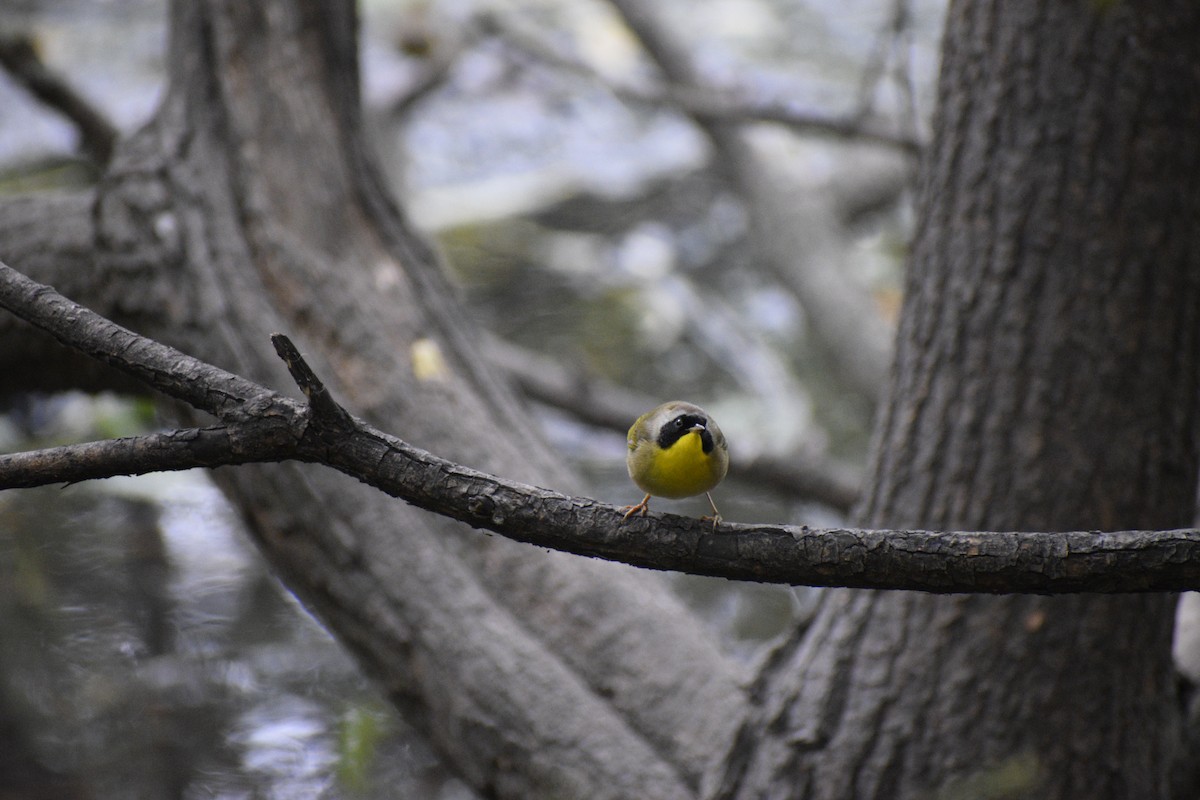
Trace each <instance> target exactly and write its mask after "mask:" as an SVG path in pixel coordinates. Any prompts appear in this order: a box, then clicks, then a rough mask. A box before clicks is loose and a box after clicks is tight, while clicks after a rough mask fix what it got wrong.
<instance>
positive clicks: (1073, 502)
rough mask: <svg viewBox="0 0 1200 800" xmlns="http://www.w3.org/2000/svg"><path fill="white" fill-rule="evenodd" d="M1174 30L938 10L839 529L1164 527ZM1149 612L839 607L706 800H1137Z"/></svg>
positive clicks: (1177, 475)
mask: <svg viewBox="0 0 1200 800" xmlns="http://www.w3.org/2000/svg"><path fill="white" fill-rule="evenodd" d="M1197 42H1200V6H1197V4H1196V3H1194V2H1191V0H1166V1H1163V2H1156V3H1150V4H1137V5H1134V4H1128V3H1116V4H1108V3H1067V2H1055V3H1044V2H1040V1H1039V0H1019V1H1018V2H1004V3H994V2H977V1H975V0H964V1H962V2H956V3H954V5H953V7H952V9H951V12H950V16H949V20H948V27H947V31H946V40H945V45H944V54H943V65H942V78H941V84H940V110H939V113H938V115H937V119H936V121H935V131H936V141H935V142H934V144H933V146H932V148H931V149H930V151H929V154H928V157H927V159H926V161H925V163H924V164H923V166H922V173H921V181H920V196H919V211H918V215H919V221H918V231H917V236H916V241H915V243H914V248H913V252H912V256H911V260H910V266H909V276H908V283H907V289H906V298H905V306H904V310H903V317H902V322H901V329H900V332H899V336H898V352H897V362H896V365H895V368H894V371H893V378H892V383H891V387H890V401H889V403H888V404H887V406H886V408H885V411H884V413H883V415H882V418H881V420H880V424H879V426H878V429H877V432H876V437H875V445H874V455H873V465H872V473H873V478H872V480H871V481H870V486H871V487H872V488H871V489H870V491H869V494H868V497H867V498H866V500H865V504H864V507H863V509H862V510H861V513H860V514H859V517H860V521H861V522H862V523H863V524H864V525H865V526H877V527H884V526H888V527H909V526H911V527H925V528H943V529H968V530H974V529H978V530H1067V529H1084V530H1086V529H1089V528H1092V529H1116V528H1171V527H1180V526H1186V525H1188V524H1190V523H1191V521H1192V519H1193V512H1194V497H1195V492H1196V481H1197V449H1198V448H1197V433H1198V432H1197V406H1196V399H1197V396H1198V394H1197V392H1198V390H1200V382H1198V379H1197V374H1198V366H1200V365H1198V359H1200V249H1198V248H1197V247H1196V244H1195V243H1196V242H1197V241H1200V148H1198V147H1197V146H1196V138H1195V137H1196V132H1197V131H1198V130H1200V47H1197ZM1174 604H1175V598H1174V597H1173V596H1163V595H1147V596H1137V597H1102V596H1089V595H1080V596H1067V597H1057V598H1047V597H1032V596H1011V597H1000V598H994V597H976V596H960V597H939V596H931V595H920V594H908V593H877V592H858V591H850V590H838V591H832V592H829V593H828V594H827V595H826V596H825V597H824V599H823V602H822V605H821V609H820V611H819V613H818V615H817V618H816V620H815V622H814V624H813V625H812V626H811V628H810V629H809V630H808V632H807V634H806V635H804V636H803V637H797V638H796V639H794V640H793V641H792V642H790V643H788V645H786V646H785V647H783V648H781V649H780V651H779V652H778V653H777V654H776V658H775V659H774V661H773V662H772V664H771V666H770V668H769V669H768V671H767V673H766V674H765V675H764V677H763V683H764V689H763V692H762V695H763V697H765V701H764V702H763V704H762V707H761V709H760V712H759V714H758V716H757V717H756V718H754V719H753V720H752V721H750V722H749V723H747V725H746V726H745V727H744V729H743V731H742V734H741V736H739V739H738V743H737V745H736V746H735V748H734V749H733V751H732V752H731V753H730V755H729V760H728V762H727V765H726V766H727V767H728V768H729V772H728V773H727V774H726V776H725V782H724V785H723V795H724V796H737V797H747V798H749V797H764V796H769V797H805V798H918V797H919V798H928V797H945V798H951V797H953V798H958V797H962V798H979V797H1006V798H1016V797H1028V798H1039V799H1040V800H1046V799H1048V798H1080V799H1081V800H1082V799H1086V800H1097V798H1161V797H1165V796H1166V794H1167V790H1168V771H1169V767H1170V762H1171V759H1172V756H1173V749H1174V748H1175V747H1176V746H1177V744H1178V742H1179V738H1178V737H1179V729H1178V719H1177V715H1178V710H1177V707H1176V697H1175V692H1174V682H1173V675H1172V665H1171V660H1170V644H1171V632H1172V621H1173V609H1174Z"/></svg>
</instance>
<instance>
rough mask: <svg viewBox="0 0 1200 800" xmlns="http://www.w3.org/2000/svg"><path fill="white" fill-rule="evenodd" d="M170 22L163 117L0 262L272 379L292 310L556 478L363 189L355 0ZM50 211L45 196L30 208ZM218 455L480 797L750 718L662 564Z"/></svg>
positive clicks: (394, 425) (736, 672) (406, 245)
mask: <svg viewBox="0 0 1200 800" xmlns="http://www.w3.org/2000/svg"><path fill="white" fill-rule="evenodd" d="M170 35H171V42H170V47H169V50H168V52H169V54H170V58H171V62H170V66H169V69H170V76H169V87H168V90H167V92H166V95H165V97H164V100H163V102H162V105H161V107H160V109H159V111H158V113H157V115H156V117H155V119H154V121H153V122H151V123H150V124H149V125H148V126H147V127H146V128H145V129H144V130H142V131H140V132H139V133H138V134H137V135H136V136H134V137H132V138H131V139H130V140H128V141H125V142H122V143H121V144H120V146H119V148H118V152H117V154H116V156H115V159H114V161H113V164H112V165H111V168H110V169H109V170H108V172H107V174H106V175H105V177H104V179H103V181H102V183H101V185H100V187H99V188H98V190H97V192H96V193H95V194H94V195H90V196H73V197H71V198H69V199H65V200H62V201H59V202H58V203H57V205H54V203H53V201H48V200H30V201H23V202H22V203H14V204H12V206H10V208H19V209H23V213H22V214H21V219H20V221H17V222H15V223H9V224H12V225H13V227H12V228H10V230H16V231H18V232H19V233H20V235H18V236H13V237H11V238H6V237H4V236H0V241H4V242H6V245H5V249H4V252H3V253H2V254H0V256H2V257H3V258H5V259H7V260H10V263H12V264H13V266H15V267H17V268H18V269H23V270H25V271H27V272H28V273H30V274H32V275H34V276H35V277H39V278H41V279H42V280H50V281H51V282H53V283H55V284H56V285H57V286H58V287H59V288H60V289H62V290H63V291H65V292H67V293H68V294H70V295H72V296H73V297H74V298H75V299H78V300H80V301H81V302H84V303H85V304H87V305H90V306H92V307H93V308H96V309H97V310H99V311H101V312H102V313H105V314H106V315H108V316H112V317H114V318H116V319H118V320H119V321H122V322H124V323H126V324H129V325H130V326H131V327H134V328H135V329H137V330H139V331H140V332H143V333H146V334H148V335H150V336H152V337H155V338H159V339H161V340H163V341H166V342H169V343H171V344H174V345H176V346H178V347H180V348H181V349H183V350H185V351H188V352H191V353H193V354H195V355H197V356H199V357H201V358H203V359H205V360H208V361H210V362H212V363H215V364H218V365H220V366H223V367H225V368H227V369H229V370H231V371H234V372H237V373H239V374H242V375H245V376H247V377H251V378H252V379H254V380H258V381H260V382H263V383H265V384H267V385H271V386H275V387H278V388H281V389H284V390H286V389H287V387H289V386H290V385H291V381H290V378H288V376H287V374H286V372H285V371H284V370H283V369H282V365H281V363H280V362H279V361H278V359H277V358H276V357H275V356H274V354H273V352H272V348H271V345H270V342H269V338H268V337H269V334H270V333H271V332H273V331H276V330H278V331H284V332H287V333H288V334H289V335H291V336H292V337H293V338H294V339H296V341H297V343H298V344H300V346H301V347H302V348H303V349H304V351H305V355H306V357H307V358H308V359H309V361H310V363H312V364H313V366H314V367H315V368H316V369H318V370H319V371H320V372H321V374H322V377H323V378H324V379H325V380H326V382H327V383H328V384H329V385H330V388H331V389H332V390H333V392H334V393H335V395H336V396H337V397H338V399H339V400H340V401H341V402H343V403H344V404H345V405H346V406H347V407H349V408H350V409H351V410H352V411H353V412H354V413H356V414H359V415H361V416H364V417H366V418H367V419H369V420H370V421H371V422H373V423H375V424H377V425H378V426H380V427H381V428H384V429H386V430H390V431H395V432H397V433H399V434H401V435H403V436H404V437H405V438H406V439H407V440H409V441H411V442H413V443H416V444H419V445H420V446H422V447H425V448H427V449H429V450H432V451H434V452H437V453H439V454H442V455H444V456H447V457H449V458H452V459H455V460H457V461H460V462H462V463H465V464H470V465H472V466H476V467H478V468H482V469H486V470H489V471H492V472H497V473H500V474H504V475H507V476H512V477H516V478H518V479H521V480H525V481H529V482H535V483H543V484H549V485H555V486H559V487H562V488H570V487H571V484H572V483H573V482H574V479H573V477H572V476H570V475H568V474H567V473H566V471H565V470H564V469H562V468H561V467H560V466H558V465H557V463H556V462H555V460H554V458H553V457H552V456H551V455H550V454H549V452H548V450H547V448H546V447H545V446H544V445H543V444H542V442H541V440H540V438H539V437H538V436H537V434H536V433H535V432H534V431H533V429H532V426H531V425H530V423H529V421H528V419H527V417H526V415H525V413H524V411H523V410H522V409H521V408H520V407H519V406H518V404H517V403H516V402H515V401H514V399H513V397H512V395H511V393H510V391H509V390H508V388H507V386H505V385H503V384H501V383H500V382H499V381H498V380H496V378H495V377H494V376H493V375H492V373H491V371H490V369H489V367H488V362H487V359H485V358H483V357H482V356H481V355H480V353H479V350H478V347H477V337H476V336H475V334H474V332H473V331H472V327H471V325H470V324H469V323H468V322H467V321H466V319H465V318H464V315H463V314H462V312H461V310H460V307H459V305H458V304H457V302H456V299H455V298H454V297H453V295H452V293H451V291H450V289H449V287H448V286H447V284H446V282H445V280H444V279H443V277H442V275H441V272H440V270H439V265H438V263H437V259H436V258H435V256H434V255H433V253H432V252H431V250H430V248H429V247H428V246H427V245H425V244H424V243H423V242H422V241H421V239H420V237H418V236H417V235H416V234H414V233H413V232H412V231H411V230H410V228H409V227H408V225H407V222H406V221H405V219H404V217H403V215H402V214H401V212H400V211H399V210H398V209H397V208H396V207H395V206H394V204H393V203H392V201H391V200H390V198H389V195H388V194H387V191H386V190H385V189H384V187H383V186H382V185H381V179H380V177H379V176H380V172H379V170H377V169H375V166H374V164H373V162H372V159H371V157H370V155H369V154H368V152H367V149H366V147H365V145H364V141H363V133H362V127H361V120H360V109H359V107H358V71H357V48H356V36H357V30H356V19H355V14H354V3H353V2H351V0H341V1H340V2H328V3H311V2H307V0H266V1H265V2H260V3H242V2H235V1H234V0H204V1H203V2H198V1H197V0H179V1H178V2H175V3H174V4H173V6H172V20H171V33H170ZM418 157H419V154H418ZM51 205H54V207H55V208H57V209H58V210H60V211H62V212H63V215H62V216H60V217H59V218H57V219H54V220H43V221H41V223H40V224H39V221H38V220H39V216H38V214H37V212H36V209H39V208H41V209H43V210H44V209H46V208H49V207H50V206H51ZM0 217H3V218H5V219H12V217H6V216H5V215H3V214H0ZM64 218H65V219H66V223H65V227H66V230H67V231H68V232H69V236H65V237H64V236H61V235H59V234H58V233H57V232H56V229H55V226H59V225H64ZM5 224H6V223H4V222H0V233H2V232H3V226H4V225H5ZM81 251H86V252H88V253H89V254H90V258H89V259H87V260H88V261H90V263H91V265H92V266H91V269H89V270H88V272H87V273H86V274H84V273H82V272H81V271H80V270H79V265H80V262H81V261H83V260H84V259H83V258H81V257H80V254H81ZM0 325H2V327H0V336H4V337H8V338H7V339H6V341H22V342H23V341H26V340H17V339H16V338H15V337H18V336H22V335H24V334H23V331H22V330H21V328H20V326H17V325H14V324H12V323H11V322H6V323H0ZM26 338H27V337H26ZM418 341H422V342H424V343H425V344H424V345H423V346H424V347H426V349H428V347H430V346H433V347H436V348H437V350H438V351H439V352H440V354H441V356H442V362H444V368H443V369H442V370H441V371H440V372H439V373H438V374H435V375H434V376H432V377H425V378H422V377H420V376H418V374H417V373H416V370H414V366H413V359H412V356H411V353H412V348H413V345H414V343H416V342H418ZM21 352H22V346H21V345H19V344H18V345H14V346H12V347H7V346H5V347H0V368H5V367H9V366H13V367H19V368H22V369H23V370H24V371H23V372H9V373H8V374H9V375H10V376H12V377H13V379H12V380H11V381H9V382H7V383H6V387H5V388H6V389H7V390H8V391H20V390H22V389H28V388H32V387H33V386H34V384H35V382H36V381H41V382H42V385H47V384H48V383H49V381H48V380H45V379H42V378H37V377H35V372H34V371H32V370H30V369H29V368H28V365H27V364H26V360H25V359H24V357H23V356H22V355H20V354H21ZM43 356H44V353H43ZM23 365H24V366H23ZM63 380H64V382H65V381H66V380H69V373H64V378H63ZM216 475H217V479H218V481H219V483H220V484H221V485H222V486H223V488H225V490H226V491H227V492H228V493H229V495H230V496H231V497H232V498H233V499H234V501H235V502H236V503H237V504H238V505H239V507H240V508H241V509H242V510H243V512H244V515H245V518H246V520H247V523H248V525H249V527H250V529H251V530H252V532H253V534H254V536H255V537H256V541H257V543H258V545H259V547H260V548H261V549H262V551H263V552H264V554H265V555H266V556H267V558H268V560H269V561H270V563H271V565H272V566H273V567H274V569H275V570H276V571H277V572H278V573H279V574H280V575H281V577H282V578H283V579H284V581H285V582H286V583H287V585H288V586H289V588H290V589H291V590H292V591H294V592H295V593H296V594H297V595H298V596H299V597H300V598H301V599H302V600H303V601H304V602H305V603H306V604H307V605H308V607H309V608H310V609H312V610H313V611H314V612H315V613H316V614H317V615H318V616H319V617H320V618H321V619H322V620H323V622H324V623H325V624H326V625H327V626H328V627H329V628H330V630H331V631H333V632H334V633H335V634H336V635H337V636H338V637H339V639H341V641H342V642H344V643H345V644H346V645H347V646H348V647H349V648H350V649H351V651H352V652H354V653H355V655H356V656H357V658H358V660H359V662H360V664H361V665H362V666H363V668H364V669H365V670H366V671H367V672H368V673H370V674H372V675H373V676H374V677H376V678H377V679H378V681H379V683H380V684H381V685H382V686H383V688H384V689H385V691H386V692H387V693H388V695H389V697H390V698H391V699H392V700H393V701H394V702H395V703H396V705H397V706H399V707H400V708H402V709H403V710H404V711H406V712H407V714H408V716H409V718H410V719H411V720H412V721H413V722H414V723H415V724H416V725H417V726H418V727H419V728H421V729H422V730H424V731H425V732H426V733H427V734H428V735H429V736H430V738H431V739H432V740H433V742H434V743H435V745H436V746H437V747H438V749H439V751H440V752H441V753H442V754H443V755H444V756H445V757H446V759H447V760H448V761H449V762H451V763H452V764H453V765H454V767H455V768H456V769H457V770H458V772H459V773H460V774H462V775H463V776H464V778H465V779H466V780H467V781H468V782H469V783H470V784H472V785H473V786H475V787H476V788H477V789H479V790H480V791H481V792H483V793H485V794H488V795H489V796H496V797H519V798H527V797H551V796H553V797H591V798H601V797H611V798H632V797H656V798H684V797H690V796H693V795H694V793H695V790H696V787H697V786H698V784H699V780H700V777H701V774H702V772H703V770H704V768H705V767H706V766H707V764H708V761H709V758H710V753H711V752H712V750H713V749H714V748H715V747H717V746H718V745H719V743H721V742H722V741H724V740H725V739H726V738H727V737H728V735H729V732H730V731H731V729H732V727H734V726H736V724H737V722H738V720H739V719H740V717H741V714H742V711H743V708H744V697H743V693H742V689H741V686H740V684H741V669H740V668H739V667H738V666H737V665H736V664H735V663H734V662H733V661H732V660H731V659H728V658H726V657H725V656H724V655H723V654H721V653H720V652H719V651H718V649H717V646H716V644H715V642H714V641H713V638H712V636H711V635H710V634H709V632H708V631H707V630H706V629H705V628H704V627H703V626H702V625H701V624H700V622H699V621H698V620H697V619H696V618H695V617H694V616H693V615H692V614H690V613H689V612H688V611H687V610H686V609H685V608H683V606H682V605H681V604H680V603H679V601H678V600H677V599H675V598H674V596H673V595H672V594H671V593H670V592H668V591H667V590H666V589H665V588H664V587H663V585H662V584H661V582H660V580H659V578H658V577H657V576H654V575H652V574H649V573H645V572H641V571H637V570H633V569H630V568H624V567H620V566H618V565H614V564H609V563H601V562H596V561H588V560H584V559H578V558H573V557H570V556H565V555H563V554H558V553H554V554H550V553H544V552H539V551H536V550H534V549H532V548H529V547H524V546H520V545H515V544H513V543H511V542H508V541H504V540H499V539H494V538H490V537H484V536H482V535H480V534H478V533H476V532H473V531H468V530H465V529H464V528H463V526H461V525H457V524H455V523H450V522H449V521H447V520H444V519H441V518H436V517H434V516H433V515H430V514H426V513H423V512H420V511H417V510H415V509H413V508H410V507H407V506H404V505H402V504H400V503H398V502H397V501H395V500H392V499H390V498H388V497H386V496H384V495H383V494H381V493H379V492H377V491H375V490H373V489H369V488H367V487H365V486H363V485H360V484H358V483H355V482H353V481H351V480H349V479H347V478H345V477H344V476H340V475H338V474H336V473H334V472H333V471H331V470H329V469H325V468H320V467H309V466H306V465H299V464H284V465H275V466H270V467H252V468H241V467H239V468H237V469H232V470H220V471H218V472H217V473H216ZM663 687H670V690H664V688H663Z"/></svg>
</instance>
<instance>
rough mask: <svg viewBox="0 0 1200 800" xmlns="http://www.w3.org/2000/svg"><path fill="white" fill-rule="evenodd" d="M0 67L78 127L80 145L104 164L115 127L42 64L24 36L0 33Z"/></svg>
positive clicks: (85, 99) (109, 153)
mask: <svg viewBox="0 0 1200 800" xmlns="http://www.w3.org/2000/svg"><path fill="white" fill-rule="evenodd" d="M0 67H3V68H4V69H5V70H7V71H8V73H9V75H11V76H12V77H13V79H14V80H16V81H17V82H18V83H20V84H21V85H22V86H24V87H25V88H26V90H28V91H29V93H30V94H32V95H33V96H34V97H36V98H37V99H38V100H40V101H42V102H43V103H45V104H46V105H47V106H49V107H50V108H53V109H55V110H57V111H58V112H59V113H61V114H62V115H63V116H65V117H66V118H67V119H69V120H71V122H73V123H74V124H75V127H76V128H78V129H79V138H80V142H79V143H80V146H81V147H82V149H83V150H84V151H85V152H86V153H87V154H88V156H90V157H91V159H92V160H93V161H95V162H96V163H97V164H100V165H104V164H107V163H108V161H109V159H110V158H111V157H112V152H113V147H114V145H115V144H116V141H117V129H116V127H115V126H114V125H113V124H112V123H111V122H109V120H108V117H106V116H105V115H104V113H103V112H101V111H100V110H99V109H97V108H96V107H95V106H94V105H92V103H91V102H90V101H89V100H88V99H87V98H85V97H84V96H83V95H81V94H79V92H77V91H75V89H74V87H72V86H71V85H70V84H69V83H68V82H67V81H66V80H64V79H63V78H62V77H61V76H60V75H58V74H57V73H55V72H54V71H53V70H51V69H50V68H49V67H47V66H46V65H45V63H44V62H43V61H42V59H41V58H40V57H39V56H38V52H37V48H36V47H34V43H33V41H32V40H31V39H30V38H29V37H27V36H0Z"/></svg>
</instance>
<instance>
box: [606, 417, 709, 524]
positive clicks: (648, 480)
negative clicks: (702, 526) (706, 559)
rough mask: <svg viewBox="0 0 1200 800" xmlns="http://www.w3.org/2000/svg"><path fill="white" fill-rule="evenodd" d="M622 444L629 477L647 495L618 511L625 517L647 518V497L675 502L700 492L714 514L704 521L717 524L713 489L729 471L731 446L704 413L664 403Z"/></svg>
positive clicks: (630, 433)
mask: <svg viewBox="0 0 1200 800" xmlns="http://www.w3.org/2000/svg"><path fill="white" fill-rule="evenodd" d="M626 443H627V444H628V446H629V452H628V453H627V454H626V456H625V465H626V466H627V467H628V468H629V477H630V478H633V482H634V483H636V484H637V485H638V488H640V489H641V490H642V491H643V492H645V493H646V496H645V497H643V498H642V502H640V503H636V504H634V505H632V506H625V507H624V508H622V509H621V510H622V511H624V512H625V516H624V517H623V519H629V518H630V517H631V516H633V515H634V514H642V515H645V513H646V510H647V509H648V508H649V504H650V498H651V497H666V498H670V499H673V500H677V499H679V498H683V497H692V496H694V495H698V494H704V495H707V496H708V502H709V505H711V506H712V510H713V515H712V516H711V517H708V516H705V517H703V518H702V519H705V520H709V519H711V520H712V522H713V526H714V527H715V526H716V525H717V523H718V522H720V521H721V513H720V512H719V511H717V504H716V503H714V502H713V499H712V494H711V491H712V490H713V489H714V488H715V487H716V485H717V484H718V483H720V482H721V480H722V479H723V478H724V477H725V473H726V472H727V471H728V470H729V447H728V445H727V444H726V443H725V434H723V433H721V428H720V426H718V425H717V421H716V420H714V419H713V418H712V417H711V416H710V415H709V414H708V412H707V411H705V410H704V409H702V408H700V407H699V406H697V405H693V404H692V403H686V402H684V401H682V400H672V401H670V402H667V403H663V404H662V405H660V406H657V407H656V408H654V409H652V410H650V411H647V412H646V413H645V414H642V415H641V416H640V417H638V418H637V421H636V422H634V423H633V426H632V427H631V428H630V429H629V436H628V438H627V440H626Z"/></svg>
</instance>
